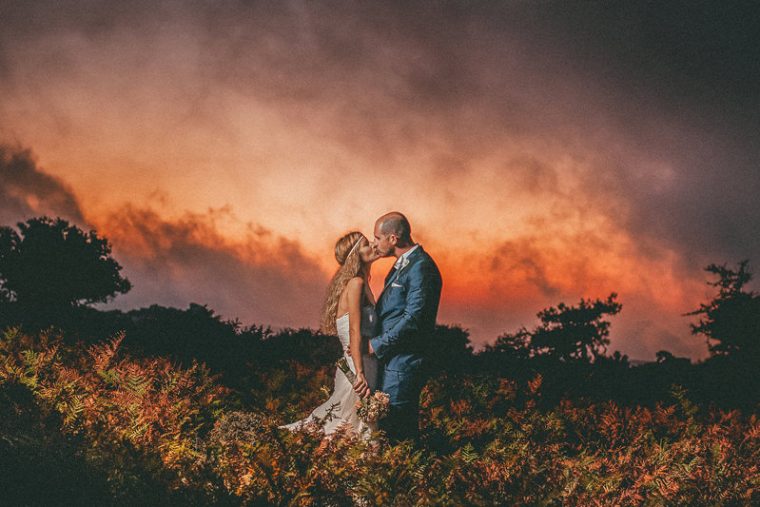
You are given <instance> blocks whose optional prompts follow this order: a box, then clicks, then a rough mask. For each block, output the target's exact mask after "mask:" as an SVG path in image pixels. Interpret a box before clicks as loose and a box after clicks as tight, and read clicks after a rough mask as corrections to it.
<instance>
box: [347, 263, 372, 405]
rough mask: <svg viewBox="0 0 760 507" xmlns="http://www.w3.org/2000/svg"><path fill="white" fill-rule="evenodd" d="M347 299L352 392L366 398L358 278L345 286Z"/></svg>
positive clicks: (359, 279) (359, 281)
mask: <svg viewBox="0 0 760 507" xmlns="http://www.w3.org/2000/svg"><path fill="white" fill-rule="evenodd" d="M346 291H347V294H346V296H347V299H348V336H349V342H348V343H349V345H348V348H349V351H350V352H351V359H353V361H354V368H356V384H354V390H355V391H356V392H357V394H359V396H362V397H363V396H366V395H367V394H369V386H368V385H367V380H366V378H365V377H364V363H363V361H362V347H361V341H362V335H361V322H362V308H361V305H362V293H363V291H364V280H362V279H361V278H359V277H356V278H352V279H351V280H349V282H348V285H346Z"/></svg>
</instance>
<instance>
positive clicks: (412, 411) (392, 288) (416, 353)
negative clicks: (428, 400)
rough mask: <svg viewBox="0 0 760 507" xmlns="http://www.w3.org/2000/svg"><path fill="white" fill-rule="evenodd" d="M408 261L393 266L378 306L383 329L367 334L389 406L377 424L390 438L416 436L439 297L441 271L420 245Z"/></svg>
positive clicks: (411, 253) (433, 344) (382, 389)
mask: <svg viewBox="0 0 760 507" xmlns="http://www.w3.org/2000/svg"><path fill="white" fill-rule="evenodd" d="M406 261H407V262H406V264H404V265H402V267H401V268H400V269H398V270H395V269H394V270H391V272H390V273H389V274H388V277H387V278H386V280H385V288H384V289H383V292H382V294H380V298H379V299H378V301H377V305H376V310H377V315H378V318H379V320H380V325H381V330H382V333H381V334H380V335H379V336H375V337H373V338H371V339H370V343H371V344H372V348H373V349H374V351H375V355H376V356H377V358H378V359H379V361H380V363H381V364H382V370H383V373H382V380H381V383H380V385H381V388H380V389H381V391H384V392H386V393H388V395H389V396H390V401H391V411H390V414H389V415H388V417H386V418H385V419H383V420H382V421H381V427H382V428H383V429H384V430H385V431H386V432H387V433H388V436H389V437H391V438H392V439H402V438H414V437H415V436H416V434H417V411H418V407H419V397H420V391H421V390H422V387H423V386H424V385H425V381H426V380H427V372H426V368H425V367H426V366H427V365H426V356H427V355H428V351H430V349H431V348H432V347H434V346H435V343H433V334H434V332H435V319H436V316H437V314H438V304H439V302H440V299H441V285H442V282H441V273H440V272H439V271H438V266H436V264H435V262H434V261H433V259H432V258H431V257H430V255H428V254H427V252H425V251H424V250H423V249H422V247H421V246H418V247H417V248H416V249H415V250H414V251H412V252H410V253H409V256H408V258H407V259H406Z"/></svg>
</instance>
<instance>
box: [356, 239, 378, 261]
mask: <svg viewBox="0 0 760 507" xmlns="http://www.w3.org/2000/svg"><path fill="white" fill-rule="evenodd" d="M358 248H359V257H361V259H362V262H363V263H364V264H372V263H373V262H375V261H376V260H377V258H378V257H380V256H379V255H378V254H377V252H375V249H374V248H372V245H370V244H369V241H368V240H367V238H362V240H361V243H359V247H358Z"/></svg>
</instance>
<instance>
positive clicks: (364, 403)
mask: <svg viewBox="0 0 760 507" xmlns="http://www.w3.org/2000/svg"><path fill="white" fill-rule="evenodd" d="M337 366H338V368H339V369H340V371H342V372H343V373H344V374H345V375H346V378H347V379H348V381H349V382H351V385H354V384H356V374H355V373H354V372H353V371H352V370H351V367H350V366H348V361H346V358H345V357H341V358H340V359H339V360H338V363H337ZM390 405H391V397H390V396H389V395H388V394H387V393H384V392H382V391H375V392H374V393H372V394H371V395H369V396H365V397H364V398H361V399H360V400H359V401H357V402H356V412H357V414H358V415H359V418H360V419H361V420H363V421H364V422H366V423H374V422H377V421H379V420H380V419H382V418H383V417H385V416H387V415H388V412H389V411H390Z"/></svg>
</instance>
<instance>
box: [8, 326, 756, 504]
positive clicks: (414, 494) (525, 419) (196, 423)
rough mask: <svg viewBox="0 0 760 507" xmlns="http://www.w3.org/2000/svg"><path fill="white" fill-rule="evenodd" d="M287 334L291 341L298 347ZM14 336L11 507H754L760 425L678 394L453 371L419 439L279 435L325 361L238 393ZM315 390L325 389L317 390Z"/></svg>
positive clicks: (267, 372)
mask: <svg viewBox="0 0 760 507" xmlns="http://www.w3.org/2000/svg"><path fill="white" fill-rule="evenodd" d="M291 338H292V337H291ZM122 339H123V336H122V335H117V336H116V337H115V338H113V339H111V340H106V341H102V342H99V343H97V344H93V345H84V344H82V343H78V344H68V343H66V342H65V341H64V340H63V339H62V338H61V337H60V336H56V335H52V334H49V333H48V334H46V333H41V334H39V335H36V336H30V335H26V334H24V333H22V332H20V331H19V330H18V329H13V328H11V329H8V330H7V331H6V332H5V334H4V336H3V338H2V341H1V342H0V413H2V418H0V468H1V469H2V474H1V475H0V477H1V478H2V479H1V481H2V484H1V489H2V491H3V499H4V501H7V502H9V504H13V505H157V504H161V505H302V506H308V505H314V506H317V505H320V506H321V505H452V506H459V505H663V506H664V505H668V506H670V505H757V504H758V503H760V419H758V417H757V415H756V414H754V413H751V414H750V412H753V411H749V412H747V411H741V410H739V409H721V408H717V407H715V406H710V407H707V406H704V407H703V406H699V405H697V404H695V403H694V402H693V401H691V400H690V393H689V392H688V391H686V390H684V389H683V388H680V387H678V386H673V387H672V389H671V392H670V393H669V395H668V396H667V397H666V398H665V399H664V400H662V401H658V402H656V403H654V404H652V405H651V406H644V405H635V406H625V405H622V404H620V403H618V402H615V401H611V400H607V401H590V400H584V399H582V398H581V399H578V400H570V399H560V400H559V401H558V402H551V403H547V401H546V399H545V396H544V393H545V392H546V388H547V386H546V385H545V379H544V378H543V377H542V376H541V375H540V374H538V375H536V376H533V377H532V378H528V379H527V380H526V381H520V380H514V379H510V378H507V377H504V376H499V375H494V374H476V373H465V372H459V373H457V372H453V373H452V372H448V373H446V374H441V375H438V376H436V377H434V378H433V379H432V380H431V381H430V382H429V383H428V384H427V386H426V388H425V389H424V391H423V394H422V403H421V416H420V417H421V422H420V424H421V430H422V431H421V434H422V437H421V442H420V444H419V445H413V444H411V443H401V444H399V445H390V444H389V443H388V442H387V441H386V440H385V439H384V437H383V436H382V435H381V434H379V435H378V436H377V438H376V439H374V440H371V441H369V442H365V441H361V440H358V439H357V438H356V437H355V436H353V435H352V434H351V433H338V434H337V436H335V437H334V438H332V439H324V438H323V436H322V434H321V433H320V428H319V426H317V425H314V426H311V427H306V428H304V430H303V431H301V432H295V433H290V432H287V431H284V430H281V429H278V428H277V426H278V425H279V424H282V423H284V422H289V421H290V420H292V419H293V418H294V417H297V416H303V415H304V414H306V413H308V411H309V410H310V408H311V407H313V406H315V404H316V403H319V402H321V401H322V400H323V399H324V398H326V394H325V393H324V392H323V390H324V388H327V389H329V388H330V387H331V386H330V382H331V378H332V375H333V372H334V369H333V367H332V366H331V364H332V362H331V361H329V360H323V361H321V362H320V361H317V362H311V363H309V362H307V361H295V360H292V359H287V358H285V359H283V360H281V361H275V362H274V363H273V364H271V365H270V367H269V368H259V369H258V371H252V372H250V373H251V378H250V379H249V384H250V386H251V387H250V389H249V392H248V393H247V394H246V395H243V394H242V392H241V391H240V390H239V389H233V388H230V387H227V386H225V385H223V384H222V383H220V378H219V376H218V375H212V373H211V372H210V370H209V369H208V368H207V367H206V366H204V365H203V364H198V363H197V362H196V363H192V364H189V365H180V364H179V363H178V362H177V361H170V360H169V359H166V358H162V357H147V356H146V357H142V358H137V357H131V356H130V355H129V354H128V353H127V352H126V351H125V350H124V349H123V347H122V345H121V342H122ZM320 388H323V389H320Z"/></svg>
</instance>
